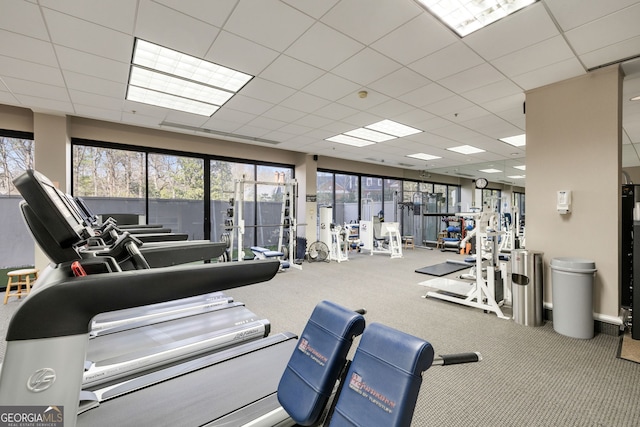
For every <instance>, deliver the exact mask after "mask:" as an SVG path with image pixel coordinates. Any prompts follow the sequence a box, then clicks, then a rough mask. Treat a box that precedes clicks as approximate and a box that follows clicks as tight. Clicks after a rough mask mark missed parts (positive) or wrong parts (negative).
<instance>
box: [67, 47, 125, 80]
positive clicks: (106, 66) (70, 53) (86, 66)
mask: <svg viewBox="0 0 640 427" xmlns="http://www.w3.org/2000/svg"><path fill="white" fill-rule="evenodd" d="M56 54H57V55H58V61H59V62H60V68H61V69H62V70H65V71H67V70H68V71H74V72H77V73H79V74H86V75H89V76H94V77H97V78H101V79H105V80H111V81H114V82H117V83H122V84H124V83H126V82H127V81H128V79H129V64H127V63H123V62H119V61H114V60H112V59H108V58H104V57H102V56H96V55H92V54H90V53H86V52H80V51H77V50H73V49H69V48H66V47H63V46H56Z"/></svg>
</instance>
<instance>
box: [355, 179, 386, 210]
mask: <svg viewBox="0 0 640 427" xmlns="http://www.w3.org/2000/svg"><path fill="white" fill-rule="evenodd" d="M362 183H363V184H362V198H361V199H360V203H361V211H360V212H361V219H362V220H363V221H371V218H373V216H375V215H381V214H384V211H383V207H382V180H380V179H378V178H372V177H362Z"/></svg>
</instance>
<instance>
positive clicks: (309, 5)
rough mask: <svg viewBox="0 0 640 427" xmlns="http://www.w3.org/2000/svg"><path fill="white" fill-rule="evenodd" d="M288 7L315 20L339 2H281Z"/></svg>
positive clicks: (305, 0)
mask: <svg viewBox="0 0 640 427" xmlns="http://www.w3.org/2000/svg"><path fill="white" fill-rule="evenodd" d="M282 1H283V2H284V3H287V4H288V5H289V6H291V7H294V8H296V9H298V10H299V11H301V12H304V13H306V14H307V15H310V16H312V17H314V18H316V19H319V18H320V17H321V16H322V15H324V14H325V13H327V11H328V10H329V9H331V8H332V7H333V6H334V5H335V4H336V3H338V1H339V0H324V1H309V0H282Z"/></svg>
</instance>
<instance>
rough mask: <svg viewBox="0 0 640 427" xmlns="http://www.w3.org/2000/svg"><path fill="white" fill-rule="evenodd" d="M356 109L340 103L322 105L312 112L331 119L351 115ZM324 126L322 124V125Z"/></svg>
mask: <svg viewBox="0 0 640 427" xmlns="http://www.w3.org/2000/svg"><path fill="white" fill-rule="evenodd" d="M357 112H358V110H356V109H354V108H351V107H348V106H346V105H342V104H337V103H335V104H329V105H327V106H326V107H322V108H320V109H318V110H316V111H315V112H314V114H316V115H318V116H320V117H323V118H327V119H331V120H342V119H344V118H345V117H349V116H352V115H354V114H356V113H357ZM322 127H324V126H322Z"/></svg>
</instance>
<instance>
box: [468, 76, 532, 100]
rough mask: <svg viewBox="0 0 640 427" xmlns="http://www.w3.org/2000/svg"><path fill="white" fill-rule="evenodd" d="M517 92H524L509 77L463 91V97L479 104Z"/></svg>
mask: <svg viewBox="0 0 640 427" xmlns="http://www.w3.org/2000/svg"><path fill="white" fill-rule="evenodd" d="M516 94H522V89H521V88H520V87H518V86H516V85H515V84H513V82H512V81H511V80H507V79H502V80H500V81H497V82H495V83H491V84H488V85H485V86H482V87H479V88H476V89H472V90H469V91H465V92H462V93H461V95H462V96H463V97H465V98H466V99H468V100H469V101H472V102H475V103H477V104H483V103H485V102H488V101H491V100H494V99H499V98H504V97H506V96H510V95H516Z"/></svg>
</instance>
